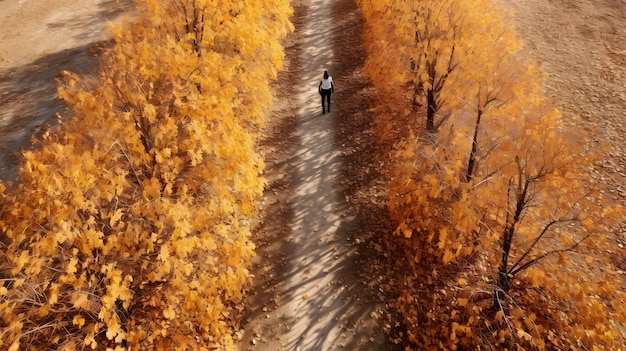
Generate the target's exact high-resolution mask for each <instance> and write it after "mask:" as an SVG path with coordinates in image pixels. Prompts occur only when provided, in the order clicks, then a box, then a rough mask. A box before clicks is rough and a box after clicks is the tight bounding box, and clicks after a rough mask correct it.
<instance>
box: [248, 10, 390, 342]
mask: <svg viewBox="0 0 626 351" xmlns="http://www.w3.org/2000/svg"><path fill="white" fill-rule="evenodd" d="M293 5H294V6H295V9H296V14H295V16H294V18H293V21H294V24H295V26H296V32H295V33H294V34H293V35H292V36H291V38H290V39H289V41H288V44H287V48H286V50H287V57H288V59H289V63H288V65H287V69H286V72H285V73H284V74H282V75H281V76H280V78H279V81H278V84H277V92H278V94H277V99H278V101H277V111H276V115H274V116H273V117H272V120H273V121H274V123H278V125H274V128H275V133H276V134H275V135H274V138H273V140H270V141H268V143H270V144H272V143H273V144H274V145H272V146H273V148H274V149H273V152H272V153H271V154H268V155H266V158H267V160H268V169H269V172H268V173H269V175H268V176H269V177H270V181H271V185H270V189H271V190H270V191H269V192H268V199H267V201H268V202H269V203H268V208H266V210H265V211H266V216H265V219H264V220H265V222H264V223H263V225H262V226H261V228H260V230H259V238H258V239H257V240H258V241H260V242H261V247H260V248H259V250H258V257H257V259H256V267H257V268H256V272H255V274H256V276H257V283H256V288H255V294H253V295H252V297H251V301H250V306H251V307H252V315H251V317H250V319H249V320H248V321H247V323H246V325H245V326H244V330H245V332H244V333H245V334H244V337H243V340H242V344H241V346H240V347H241V349H244V350H335V349H342V348H343V349H347V350H372V351H374V350H389V349H390V346H389V345H388V343H387V337H386V335H385V333H384V332H383V326H382V323H383V321H384V318H385V317H384V316H385V314H386V313H387V312H386V311H385V310H384V306H383V304H382V303H381V302H380V301H379V300H375V299H371V298H369V297H368V296H369V293H368V292H367V291H366V290H367V289H369V288H366V287H365V285H364V284H362V280H361V279H360V276H359V270H358V269H357V267H356V266H355V265H356V260H357V258H358V256H359V253H360V252H359V246H358V245H357V244H355V243H354V242H353V241H352V240H351V237H350V235H349V234H350V232H351V230H353V229H354V228H355V226H356V225H357V223H356V217H355V214H354V213H355V212H354V211H353V209H351V208H350V205H349V203H348V202H347V201H346V199H345V189H344V188H343V186H342V175H343V169H344V168H345V164H344V162H343V154H342V150H343V148H342V144H343V146H345V143H343V142H342V140H341V139H340V137H339V135H338V132H337V130H336V129H337V125H338V124H337V121H336V119H337V118H350V119H352V118H358V116H359V111H358V110H356V111H355V110H354V109H355V108H357V109H363V107H365V106H367V103H366V102H365V101H363V98H362V97H360V96H359V95H358V94H356V93H355V92H356V91H358V90H356V89H355V84H358V79H359V77H358V75H359V73H358V72H356V76H357V80H356V81H355V80H351V78H353V77H351V75H353V73H354V71H355V70H358V69H360V67H359V66H358V65H359V62H362V60H363V58H364V57H363V53H362V52H361V51H360V50H361V48H360V45H361V43H360V36H359V34H360V33H359V32H358V28H360V27H359V25H360V24H359V21H360V13H358V12H357V11H356V4H355V3H354V1H352V0H303V1H301V2H297V3H294V4H293ZM355 55H360V57H355ZM346 65H347V66H348V67H346ZM355 65H356V67H354V66H355ZM350 66H353V67H350ZM324 70H328V71H329V73H330V75H331V76H333V79H334V81H335V84H336V94H334V95H333V97H332V99H333V101H332V109H331V111H332V112H331V113H326V114H322V108H321V103H320V96H319V94H318V92H317V87H318V84H319V81H320V79H321V77H322V73H323V72H324ZM346 75H348V76H346ZM360 79H361V80H363V78H362V77H360ZM339 91H341V92H342V93H341V94H340V93H339ZM359 99H361V101H358V100H359ZM355 103H356V106H355ZM355 112H356V113H355ZM280 121H283V123H284V124H282V125H281V124H279V123H280ZM289 135H291V138H289ZM277 142H278V143H279V145H276V143H277ZM285 146H287V147H288V149H285V148H284V147H285ZM277 221H278V223H279V224H277ZM277 232H280V233H277ZM273 233H275V234H273ZM263 243H265V245H263Z"/></svg>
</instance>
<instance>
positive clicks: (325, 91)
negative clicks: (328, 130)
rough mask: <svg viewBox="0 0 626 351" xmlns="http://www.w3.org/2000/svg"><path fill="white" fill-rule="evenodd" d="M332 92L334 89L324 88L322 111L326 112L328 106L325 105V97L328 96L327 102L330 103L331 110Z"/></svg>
mask: <svg viewBox="0 0 626 351" xmlns="http://www.w3.org/2000/svg"><path fill="white" fill-rule="evenodd" d="M331 93H332V89H322V112H324V113H326V106H325V105H324V98H326V102H327V105H328V112H330V94H331Z"/></svg>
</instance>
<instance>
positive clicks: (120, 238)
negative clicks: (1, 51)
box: [0, 0, 291, 350]
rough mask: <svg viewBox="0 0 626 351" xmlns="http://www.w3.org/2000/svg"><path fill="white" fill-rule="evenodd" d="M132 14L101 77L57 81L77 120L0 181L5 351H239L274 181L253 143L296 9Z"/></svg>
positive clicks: (247, 4) (179, 4) (203, 4)
mask: <svg viewBox="0 0 626 351" xmlns="http://www.w3.org/2000/svg"><path fill="white" fill-rule="evenodd" d="M137 4H138V6H139V8H140V14H141V15H140V16H139V17H138V18H137V19H136V20H135V21H134V22H133V23H129V24H127V27H126V28H122V29H116V30H115V31H114V38H115V44H114V46H113V47H112V48H111V49H110V50H108V51H106V52H105V53H104V54H103V57H102V58H101V64H100V68H99V70H98V76H97V79H95V80H94V81H85V80H84V79H79V78H78V77H75V76H74V75H72V74H70V73H64V74H63V82H62V83H63V87H62V88H61V89H60V95H61V96H62V97H63V98H64V99H66V101H67V102H68V103H69V104H71V105H73V110H74V117H73V118H72V119H70V120H69V121H68V122H67V123H63V124H61V126H60V127H59V131H58V132H56V133H55V134H53V135H50V134H48V135H46V136H45V137H44V139H43V140H42V141H41V144H40V146H39V148H37V149H36V150H35V151H33V152H27V153H26V154H25V162H24V164H23V165H22V166H21V169H20V184H19V185H18V186H17V187H11V188H10V189H8V190H7V189H5V187H4V186H2V189H3V190H4V191H3V197H2V200H3V202H2V218H1V221H0V224H1V226H2V230H3V233H5V234H6V237H7V240H6V242H7V245H8V246H7V248H6V250H3V252H2V256H1V260H0V264H2V271H3V272H6V274H7V275H6V277H7V278H6V279H7V280H6V281H7V282H10V283H9V284H7V285H5V288H4V289H1V290H0V311H1V316H2V317H1V318H2V319H1V320H0V326H1V327H2V338H1V339H0V343H1V345H3V346H5V347H9V348H10V349H11V350H14V349H18V348H20V347H26V345H28V346H27V347H28V348H29V349H41V348H47V347H55V348H58V349H67V350H71V349H76V348H84V347H92V348H98V347H99V348H110V349H114V348H115V349H125V348H127V347H129V348H133V349H135V348H137V349H173V348H180V349H187V348H190V349H212V348H221V349H232V347H233V345H232V344H233V343H232V328H233V325H232V323H233V317H234V316H233V314H235V313H236V311H237V309H236V305H237V304H238V303H239V302H240V301H241V299H242V292H243V290H244V289H245V286H246V284H247V283H248V280H249V274H248V271H247V267H248V264H249V259H250V257H251V256H252V255H253V254H254V253H253V245H252V244H251V243H250V242H249V239H248V238H249V235H250V227H249V226H250V224H249V223H250V219H251V218H252V217H253V216H254V215H255V214H256V200H257V198H258V196H259V195H260V193H261V191H262V189H263V184H264V182H263V180H262V178H260V176H259V173H260V171H261V170H262V167H263V166H262V160H261V158H260V156H259V155H258V154H257V152H256V150H255V138H256V135H257V134H258V128H259V127H260V126H261V125H262V122H263V117H262V113H263V111H264V110H265V109H266V108H267V107H268V105H269V103H270V102H271V101H270V99H269V93H268V91H269V80H271V79H272V78H273V77H275V75H276V70H277V69H278V68H279V67H280V66H281V62H282V55H283V54H282V49H281V47H280V44H279V40H280V39H281V38H282V36H284V35H285V34H286V33H287V31H288V30H289V29H290V27H291V26H290V24H289V23H288V22H287V17H288V16H289V13H290V9H289V6H288V2H286V1H281V0H276V1H240V2H235V3H231V4H230V5H229V7H220V6H215V5H216V4H215V3H214V2H211V1H171V2H170V1H145V2H143V1H140V2H137ZM224 23H228V24H229V25H228V26H223V24H224ZM243 24H245V26H244V25H243ZM225 28H228V30H225ZM223 29H224V30H223ZM239 30H241V31H239ZM240 34H241V35H240ZM253 63H254V64H253ZM250 67H254V68H250Z"/></svg>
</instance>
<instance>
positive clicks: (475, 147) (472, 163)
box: [466, 109, 483, 182]
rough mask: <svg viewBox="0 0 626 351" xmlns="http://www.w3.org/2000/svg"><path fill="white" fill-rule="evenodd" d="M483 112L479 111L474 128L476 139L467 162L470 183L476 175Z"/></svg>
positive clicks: (473, 141) (473, 140)
mask: <svg viewBox="0 0 626 351" xmlns="http://www.w3.org/2000/svg"><path fill="white" fill-rule="evenodd" d="M482 115H483V111H482V110H481V109H478V114H477V116H476V125H475V126H474V138H473V139H472V151H471V152H470V155H469V161H468V162H467V174H466V176H467V177H466V178H467V181H468V182H469V181H470V180H472V176H473V175H474V167H475V163H476V152H477V151H478V130H479V128H480V119H481V118H482Z"/></svg>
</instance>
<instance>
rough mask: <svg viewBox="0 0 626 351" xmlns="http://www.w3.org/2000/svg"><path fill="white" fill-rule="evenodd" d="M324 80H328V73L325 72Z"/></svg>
mask: <svg viewBox="0 0 626 351" xmlns="http://www.w3.org/2000/svg"><path fill="white" fill-rule="evenodd" d="M324 79H328V71H324Z"/></svg>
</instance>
